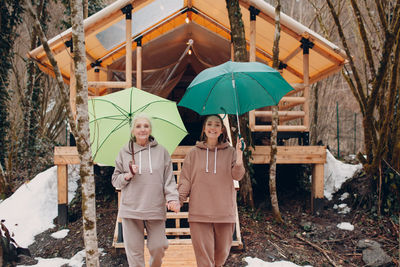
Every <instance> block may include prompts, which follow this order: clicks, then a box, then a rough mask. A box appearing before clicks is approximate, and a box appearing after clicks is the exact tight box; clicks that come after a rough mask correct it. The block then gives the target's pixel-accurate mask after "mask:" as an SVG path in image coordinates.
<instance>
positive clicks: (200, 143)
mask: <svg viewBox="0 0 400 267" xmlns="http://www.w3.org/2000/svg"><path fill="white" fill-rule="evenodd" d="M229 146H230V144H229V143H228V142H225V143H218V144H217V146H216V147H214V148H212V149H211V148H209V147H208V146H207V143H206V142H205V141H198V142H196V147H198V148H200V149H204V150H206V172H209V171H208V152H209V151H213V152H214V171H213V173H214V174H217V155H218V149H219V150H223V149H226V148H228V147H229Z"/></svg>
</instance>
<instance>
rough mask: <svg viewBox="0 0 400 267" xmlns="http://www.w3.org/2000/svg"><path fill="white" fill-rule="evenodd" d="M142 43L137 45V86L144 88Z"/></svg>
mask: <svg viewBox="0 0 400 267" xmlns="http://www.w3.org/2000/svg"><path fill="white" fill-rule="evenodd" d="M142 49H143V48H142V45H140V46H139V45H138V46H137V47H136V88H138V89H142Z"/></svg>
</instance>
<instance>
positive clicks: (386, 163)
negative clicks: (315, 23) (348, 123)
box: [326, 0, 400, 211]
mask: <svg viewBox="0 0 400 267" xmlns="http://www.w3.org/2000/svg"><path fill="white" fill-rule="evenodd" d="M326 3H327V6H328V8H329V11H330V13H331V15H332V18H333V20H334V22H335V26H336V29H337V32H338V35H339V38H340V40H341V43H342V46H343V48H344V50H345V52H346V55H347V57H348V60H349V63H348V66H345V69H344V71H343V76H344V77H345V79H346V81H347V84H348V85H349V87H350V89H351V91H352V93H353V95H354V96H355V98H356V99H357V102H358V105H359V107H360V110H361V114H362V117H363V131H364V137H365V139H364V146H365V153H359V154H358V158H359V160H360V161H361V162H362V163H363V165H364V168H365V170H366V171H367V173H368V174H369V175H370V176H371V177H375V180H378V181H377V182H376V183H377V184H378V192H379V199H380V198H381V196H380V192H381V190H382V187H383V188H386V190H385V191H386V192H387V193H388V194H390V192H392V191H393V185H394V186H395V187H396V184H399V179H400V177H398V176H396V175H395V176H394V178H390V177H389V179H382V180H381V179H380V178H379V177H381V175H380V171H379V170H380V169H382V168H381V167H382V166H383V167H384V169H387V170H389V172H391V173H392V174H393V169H397V170H398V169H399V168H400V158H399V156H400V147H399V145H398V144H399V142H400V114H399V111H400V110H399V100H398V99H399V97H400V90H399V84H400V78H399V61H400V0H389V1H378V0H375V1H357V0H350V2H343V1H337V2H335V3H334V2H333V1H331V0H326ZM335 4H336V5H335ZM346 4H347V5H346ZM346 11H348V12H349V13H346ZM350 12H351V13H350ZM349 19H351V21H352V24H351V25H350V27H349V26H348V25H347V26H344V25H345V23H346V21H347V20H349ZM349 28H350V31H349ZM350 34H351V35H350ZM364 154H365V155H366V158H365V157H364V156H363V155H364ZM391 170H392V171H391ZM377 177H378V178H377ZM393 195H394V196H397V197H395V198H397V203H398V200H399V199H398V198H399V196H398V191H397V193H396V192H394V191H393ZM394 202H395V201H394ZM394 202H393V203H394ZM380 206H381V205H380V202H379V200H378V209H379V208H380ZM389 206H390V205H389ZM389 208H390V207H389ZM378 211H379V210H378Z"/></svg>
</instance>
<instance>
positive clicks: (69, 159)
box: [54, 146, 81, 165]
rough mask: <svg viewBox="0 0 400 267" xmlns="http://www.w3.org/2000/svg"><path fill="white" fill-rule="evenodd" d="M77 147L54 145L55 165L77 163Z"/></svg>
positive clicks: (78, 161) (79, 161) (78, 160)
mask: <svg viewBox="0 0 400 267" xmlns="http://www.w3.org/2000/svg"><path fill="white" fill-rule="evenodd" d="M79 163H81V160H80V159H79V154H78V149H77V148H76V146H56V147H54V164H55V165H67V164H79Z"/></svg>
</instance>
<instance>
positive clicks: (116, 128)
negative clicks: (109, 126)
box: [93, 120, 127, 159]
mask: <svg viewBox="0 0 400 267" xmlns="http://www.w3.org/2000/svg"><path fill="white" fill-rule="evenodd" d="M126 123H127V121H126V120H122V121H121V122H120V124H118V125H117V126H116V127H115V128H114V129H113V130H112V131H111V132H109V133H108V135H107V136H106V137H105V138H104V139H103V141H102V142H101V144H100V145H99V146H98V147H97V149H96V153H95V154H94V156H93V159H95V158H96V156H97V152H99V150H100V149H101V147H102V146H103V145H104V143H105V142H106V141H107V139H108V138H109V137H110V136H111V134H112V133H114V132H115V131H117V130H119V129H121V128H122V127H123V126H124V125H125V124H126Z"/></svg>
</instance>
